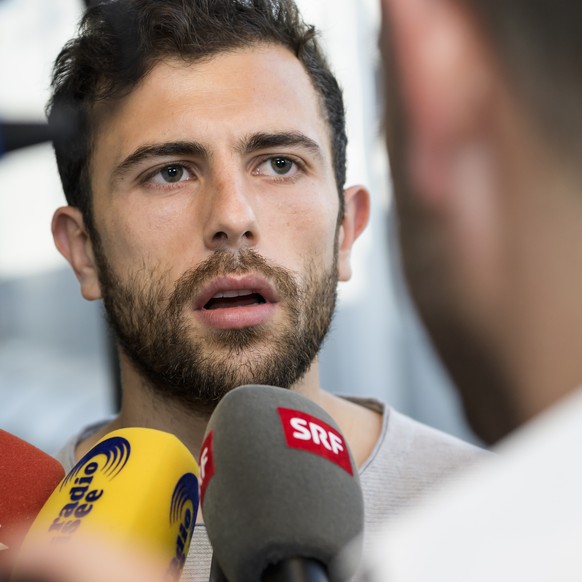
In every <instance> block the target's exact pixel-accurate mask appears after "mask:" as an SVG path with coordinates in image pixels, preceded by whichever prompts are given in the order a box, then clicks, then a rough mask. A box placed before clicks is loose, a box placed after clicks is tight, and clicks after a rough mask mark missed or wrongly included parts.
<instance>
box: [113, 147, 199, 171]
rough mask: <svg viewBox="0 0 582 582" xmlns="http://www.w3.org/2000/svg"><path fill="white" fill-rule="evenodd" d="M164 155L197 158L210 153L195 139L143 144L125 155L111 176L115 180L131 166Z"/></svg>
mask: <svg viewBox="0 0 582 582" xmlns="http://www.w3.org/2000/svg"><path fill="white" fill-rule="evenodd" d="M165 156H195V157H199V158H209V157H210V153H209V152H208V150H207V149H206V148H205V147H204V146H203V145H202V144H200V143H198V142H195V141H176V142H168V143H161V144H152V145H143V146H141V147H139V148H138V149H137V150H135V151H134V152H133V153H131V154H130V155H129V156H127V157H126V158H125V159H124V160H123V161H122V162H121V163H120V164H119V165H118V166H117V167H116V168H115V170H114V171H113V174H112V176H111V178H112V180H113V181H115V180H117V179H119V178H121V177H123V175H124V174H126V173H127V172H128V171H129V170H131V168H133V167H134V166H136V165H137V164H140V163H141V162H143V161H144V160H147V159H150V158H159V157H165Z"/></svg>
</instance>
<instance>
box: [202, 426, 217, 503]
mask: <svg viewBox="0 0 582 582" xmlns="http://www.w3.org/2000/svg"><path fill="white" fill-rule="evenodd" d="M213 435H214V431H212V430H211V431H210V432H209V433H208V434H207V435H206V438H205V439H204V442H203V443H202V449H201V450H200V463H199V465H200V501H201V502H202V504H203V505H204V494H205V493H206V488H207V487H208V483H210V480H211V479H212V477H213V476H214V455H213V453H212V439H213Z"/></svg>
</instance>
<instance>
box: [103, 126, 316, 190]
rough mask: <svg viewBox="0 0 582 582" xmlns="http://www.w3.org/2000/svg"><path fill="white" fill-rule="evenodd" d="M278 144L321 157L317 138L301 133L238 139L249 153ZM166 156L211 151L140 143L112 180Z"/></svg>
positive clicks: (177, 144) (197, 145)
mask: <svg viewBox="0 0 582 582" xmlns="http://www.w3.org/2000/svg"><path fill="white" fill-rule="evenodd" d="M278 147H302V148H305V149H307V150H309V151H310V152H311V153H313V154H315V155H316V156H317V157H318V158H319V159H320V160H323V153H322V151H321V148H320V147H319V145H318V144H317V142H316V141H314V140H313V139H311V138H310V137H307V136H306V135H305V134H303V133H301V132H294V131H291V132H276V133H255V134H252V135H250V136H249V137H246V138H243V139H242V140H240V142H239V144H238V146H237V148H236V149H237V151H238V152H240V153H242V154H249V153H252V152H255V151H258V150H263V149H270V148H278ZM169 156H192V157H198V158H203V159H209V158H211V157H212V156H211V153H210V152H209V151H208V149H207V148H206V147H205V146H203V145H202V144H201V143H198V142H196V141H176V142H167V143H161V144H150V145H143V146H141V147H139V148H137V149H136V150H135V151H134V152H132V153H131V154H129V155H128V156H127V157H126V158H125V159H124V160H123V161H122V162H121V163H120V164H119V165H118V166H117V167H116V168H115V170H114V171H113V173H112V175H111V181H112V182H115V181H116V180H118V179H120V178H122V177H123V175H124V174H126V173H127V172H129V171H130V170H131V169H132V168H133V167H135V166H136V165H138V164H140V163H141V162H143V161H144V160H148V159H150V158H160V157H169Z"/></svg>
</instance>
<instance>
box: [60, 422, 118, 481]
mask: <svg viewBox="0 0 582 582" xmlns="http://www.w3.org/2000/svg"><path fill="white" fill-rule="evenodd" d="M110 421H111V419H110V418H109V419H106V420H100V421H99V422H95V423H92V424H89V425H87V426H85V427H84V428H82V429H81V430H80V431H78V432H76V433H75V434H73V435H72V436H70V437H69V438H68V439H67V440H66V441H65V444H64V445H63V446H62V448H61V449H60V450H59V451H58V452H57V453H56V454H55V458H56V459H57V460H58V461H60V462H61V464H62V465H63V467H64V469H65V473H68V472H69V471H70V470H71V469H72V468H73V467H74V466H75V463H76V460H75V449H76V448H77V445H78V444H79V443H80V442H82V441H84V440H85V439H87V438H89V437H90V436H91V435H93V434H95V433H96V432H98V431H99V430H101V429H102V428H103V427H104V426H106V425H107V424H108V423H109V422H110Z"/></svg>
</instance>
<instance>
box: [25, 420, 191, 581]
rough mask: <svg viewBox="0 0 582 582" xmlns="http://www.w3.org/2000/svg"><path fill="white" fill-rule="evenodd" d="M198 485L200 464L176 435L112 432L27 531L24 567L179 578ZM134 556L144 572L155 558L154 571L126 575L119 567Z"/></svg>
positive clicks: (64, 573) (82, 574)
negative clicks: (144, 566)
mask: <svg viewBox="0 0 582 582" xmlns="http://www.w3.org/2000/svg"><path fill="white" fill-rule="evenodd" d="M198 491H199V489H198V465H197V464H196V461H195V460H194V457H193V456H192V454H191V453H190V451H189V450H188V449H187V448H186V447H185V446H184V445H183V444H182V443H181V442H180V441H179V440H178V439H177V438H176V437H175V436H174V435H171V434H169V433H166V432H162V431H158V430H153V429H146V428H126V429H121V430H117V431H114V432H111V433H109V434H108V435H106V436H105V437H104V438H103V439H102V440H100V441H99V442H98V443H97V444H96V445H95V446H94V447H93V448H92V449H91V450H90V451H89V452H88V453H87V454H86V455H85V456H84V457H83V458H82V459H81V460H80V461H79V462H78V463H77V464H76V465H75V467H74V468H73V469H72V470H71V472H70V473H69V474H68V475H67V476H66V477H65V478H64V479H63V481H62V482H61V484H60V486H58V487H57V488H56V489H55V491H54V493H53V494H52V495H51V497H50V498H49V500H48V501H47V502H46V504H45V505H44V507H43V508H42V510H41V511H40V513H39V514H38V516H37V518H36V520H35V521H34V523H33V525H32V527H31V529H30V531H29V533H28V535H27V536H26V539H25V542H24V544H23V550H22V554H21V557H22V562H21V560H20V559H19V561H18V564H17V566H20V564H21V563H22V570H20V569H19V568H17V571H18V572H19V573H20V575H21V577H22V578H24V579H29V578H30V576H31V573H32V574H35V571H38V570H39V567H40V569H41V570H42V571H41V574H42V575H45V576H46V573H47V572H50V573H51V575H50V576H48V577H49V579H55V580H62V579H65V578H66V579H69V578H70V579H72V580H76V581H83V580H100V581H103V582H105V581H106V582H110V580H111V576H114V578H115V579H120V580H128V579H140V577H142V579H143V577H144V576H145V577H146V578H147V580H159V581H160V582H161V581H164V582H170V581H173V580H178V579H179V577H180V574H181V571H182V568H183V566H184V562H185V559H186V555H187V553H188V549H189V546H190V541H191V539H192V533H193V531H194V524H195V522H196V515H197V512H198ZM55 552H56V553H55ZM56 556H58V559H57V557H56ZM128 556H135V557H136V559H135V568H142V570H143V565H144V561H145V562H147V564H148V565H147V571H145V572H143V571H140V573H139V575H138V570H137V569H134V570H133V571H131V570H132V568H133V565H132V564H129V566H128V568H129V569H128V574H127V575H123V576H121V575H120V573H119V571H118V569H115V568H116V566H115V565H116V564H121V563H122V562H120V561H119V560H123V559H124V558H127V557H128ZM116 560H117V561H116ZM48 564H50V567H49V566H48ZM125 565H126V566H127V560H126V563H125ZM114 570H115V571H114ZM96 572H98V575H96ZM25 574H26V575H25ZM33 577H34V576H33ZM40 579H42V576H41V578H40Z"/></svg>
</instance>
